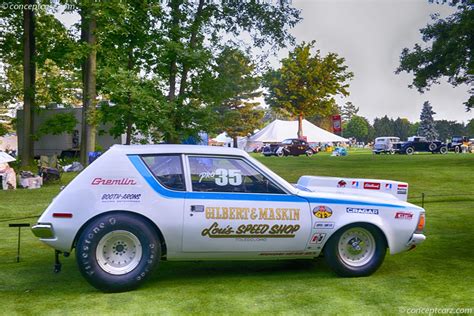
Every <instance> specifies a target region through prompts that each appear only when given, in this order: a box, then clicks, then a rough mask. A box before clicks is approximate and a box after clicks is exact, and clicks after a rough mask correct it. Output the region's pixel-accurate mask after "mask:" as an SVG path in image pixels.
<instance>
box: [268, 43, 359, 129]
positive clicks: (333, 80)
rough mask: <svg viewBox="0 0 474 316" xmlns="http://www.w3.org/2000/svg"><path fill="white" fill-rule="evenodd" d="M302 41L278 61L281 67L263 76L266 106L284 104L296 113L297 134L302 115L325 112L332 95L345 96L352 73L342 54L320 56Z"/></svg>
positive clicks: (331, 103)
mask: <svg viewBox="0 0 474 316" xmlns="http://www.w3.org/2000/svg"><path fill="white" fill-rule="evenodd" d="M314 43H315V42H314V41H313V42H311V43H304V42H303V43H302V44H300V45H298V46H296V48H295V49H294V50H293V51H291V52H289V54H288V57H287V58H284V59H283V60H282V61H281V64H282V66H281V68H280V69H278V70H272V71H269V72H268V73H267V74H266V76H265V79H264V85H265V86H266V87H267V88H268V94H266V96H265V100H266V102H267V103H268V104H270V106H272V107H276V108H284V109H285V110H287V111H288V112H289V113H291V114H292V115H293V116H295V117H298V122H299V123H298V135H297V136H298V137H299V138H301V137H302V136H303V124H302V121H303V117H304V116H306V115H307V116H312V115H320V116H328V115H330V114H332V113H333V111H334V109H335V107H336V101H335V100H334V96H336V95H343V96H347V95H348V94H349V92H348V91H347V88H348V87H349V84H348V83H347V80H350V79H351V78H352V77H353V74H352V72H349V71H348V70H347V66H346V65H345V64H344V58H341V57H339V56H338V55H337V54H335V53H329V54H328V55H327V56H325V57H322V56H321V53H320V51H319V50H316V52H315V53H314V54H313V55H311V49H312V48H313V47H314Z"/></svg>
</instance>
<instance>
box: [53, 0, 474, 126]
mask: <svg viewBox="0 0 474 316" xmlns="http://www.w3.org/2000/svg"><path fill="white" fill-rule="evenodd" d="M292 3H293V6H295V7H296V8H298V9H300V10H301V15H302V17H303V20H302V21H301V22H300V23H299V24H298V25H297V26H296V27H295V28H294V29H293V30H292V31H291V32H292V34H293V35H294V36H295V37H296V40H297V42H298V43H299V42H302V41H306V42H309V41H312V40H316V47H317V48H318V49H320V50H321V52H322V53H323V54H326V53H328V52H335V53H337V54H339V55H340V56H342V57H344V58H345V59H346V63H347V65H348V66H349V69H350V70H351V71H352V72H353V73H354V79H353V80H352V81H351V84H350V89H349V91H350V93H351V94H350V96H349V97H348V98H345V99H340V100H338V102H339V103H340V104H341V105H342V104H344V103H345V102H346V101H352V102H353V103H354V104H355V105H356V106H357V107H359V108H360V112H359V115H362V116H365V117H367V118H368V119H370V120H373V119H374V118H375V117H381V116H384V115H388V116H389V117H393V118H397V117H402V118H408V119H409V120H410V121H417V120H418V119H419V115H420V112H421V107H422V105H423V102H424V101H430V102H431V105H432V106H433V109H434V111H435V112H437V114H436V115H435V119H448V120H457V121H464V122H467V121H468V120H470V119H471V118H473V117H474V111H471V112H469V113H466V112H465V107H464V105H463V102H465V101H466V100H467V99H468V92H467V90H468V87H467V86H459V87H456V88H453V87H452V86H451V85H449V84H447V83H445V81H443V83H442V84H440V85H436V86H433V87H432V88H431V90H430V91H427V92H425V93H424V94H421V93H419V92H418V91H417V90H416V89H409V88H408V85H409V84H410V83H411V79H412V75H410V74H407V73H402V74H400V75H396V74H395V73H394V71H395V69H396V68H397V66H398V64H399V58H400V53H401V51H402V49H403V48H405V47H409V48H412V47H413V45H414V44H415V43H421V42H422V41H421V36H420V33H419V29H421V28H422V27H424V26H426V24H427V23H429V22H430V21H431V19H430V15H431V14H433V13H440V14H441V16H448V15H450V14H451V13H453V12H454V9H453V8H452V7H449V6H447V5H438V4H432V3H429V2H428V0H292ZM78 18H79V17H78V16H77V14H75V15H71V14H65V15H63V16H62V17H60V19H61V20H62V21H63V23H65V24H66V25H71V24H72V23H74V22H76V21H77V20H78ZM287 54H288V50H282V51H281V52H280V53H279V54H278V56H277V57H274V58H272V60H271V64H272V65H273V67H278V66H279V60H280V59H281V58H283V57H286V55H287Z"/></svg>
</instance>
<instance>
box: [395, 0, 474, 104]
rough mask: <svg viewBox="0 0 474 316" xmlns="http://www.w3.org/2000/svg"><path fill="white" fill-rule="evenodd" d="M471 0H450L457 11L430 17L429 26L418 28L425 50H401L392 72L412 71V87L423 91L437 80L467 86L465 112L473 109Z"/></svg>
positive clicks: (473, 20) (416, 46)
mask: <svg viewBox="0 0 474 316" xmlns="http://www.w3.org/2000/svg"><path fill="white" fill-rule="evenodd" d="M473 3H474V2H473V1H472V0H467V1H453V5H457V11H456V12H455V13H454V14H452V15H451V16H449V17H447V18H446V19H440V18H439V15H434V16H433V23H432V24H429V25H427V26H426V27H425V28H423V29H421V30H420V32H421V34H422V39H423V41H424V42H425V43H427V47H422V46H420V45H419V44H416V45H415V47H414V48H413V49H412V50H411V51H410V50H409V49H408V48H405V49H403V51H402V54H401V57H400V66H399V67H398V69H397V70H396V73H400V72H402V71H406V72H409V73H410V72H413V74H414V78H413V84H412V85H411V86H410V87H413V86H414V87H416V88H417V89H418V90H419V91H420V92H423V91H425V90H427V89H429V87H430V86H431V85H433V84H437V83H439V79H440V78H442V77H447V78H448V82H449V83H450V84H452V85H453V86H457V85H460V84H467V85H468V86H470V87H471V88H470V94H471V96H470V97H469V99H468V100H467V101H466V102H465V103H464V104H465V105H466V108H467V109H468V110H469V109H471V108H472V107H473V106H474V88H472V83H473V82H474V76H473V73H474V63H473V62H472V60H473V51H474V32H473V31H472V30H473V24H474V10H473V8H474V6H473Z"/></svg>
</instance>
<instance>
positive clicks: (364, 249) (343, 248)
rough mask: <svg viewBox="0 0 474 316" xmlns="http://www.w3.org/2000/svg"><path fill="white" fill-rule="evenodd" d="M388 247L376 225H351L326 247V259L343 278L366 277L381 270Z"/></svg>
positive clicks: (330, 240)
mask: <svg viewBox="0 0 474 316" xmlns="http://www.w3.org/2000/svg"><path fill="white" fill-rule="evenodd" d="M386 250H387V245H386V241H385V236H384V235H383V234H382V232H380V230H379V229H378V228H376V227H375V226H373V225H370V224H365V223H359V224H357V223H356V224H351V225H348V226H345V227H343V228H342V229H340V230H339V231H337V232H336V233H335V234H334V235H333V236H332V237H331V238H330V239H329V241H328V242H327V244H326V245H325V247H324V257H325V259H326V261H327V263H328V264H329V265H330V266H331V268H332V269H333V270H334V271H335V272H336V273H337V274H338V275H339V276H343V277H363V276H368V275H371V274H372V273H374V272H375V271H377V269H378V268H379V267H380V265H381V264H382V262H383V260H384V258H385V253H386Z"/></svg>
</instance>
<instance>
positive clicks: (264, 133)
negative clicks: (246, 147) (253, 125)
mask: <svg viewBox="0 0 474 316" xmlns="http://www.w3.org/2000/svg"><path fill="white" fill-rule="evenodd" d="M297 133H298V121H281V120H274V121H273V122H271V123H270V124H268V125H267V126H266V127H265V128H263V129H262V130H260V131H259V132H258V133H255V134H254V135H252V136H251V137H250V139H249V140H250V141H252V142H264V143H277V142H281V141H283V140H285V139H287V138H297ZM303 136H306V138H307V140H308V142H310V143H330V142H334V143H336V142H348V141H349V140H348V139H346V138H343V137H341V136H338V135H335V134H333V133H330V132H328V131H326V130H324V129H322V128H319V127H317V126H316V125H314V124H312V123H310V122H308V121H307V120H303Z"/></svg>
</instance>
